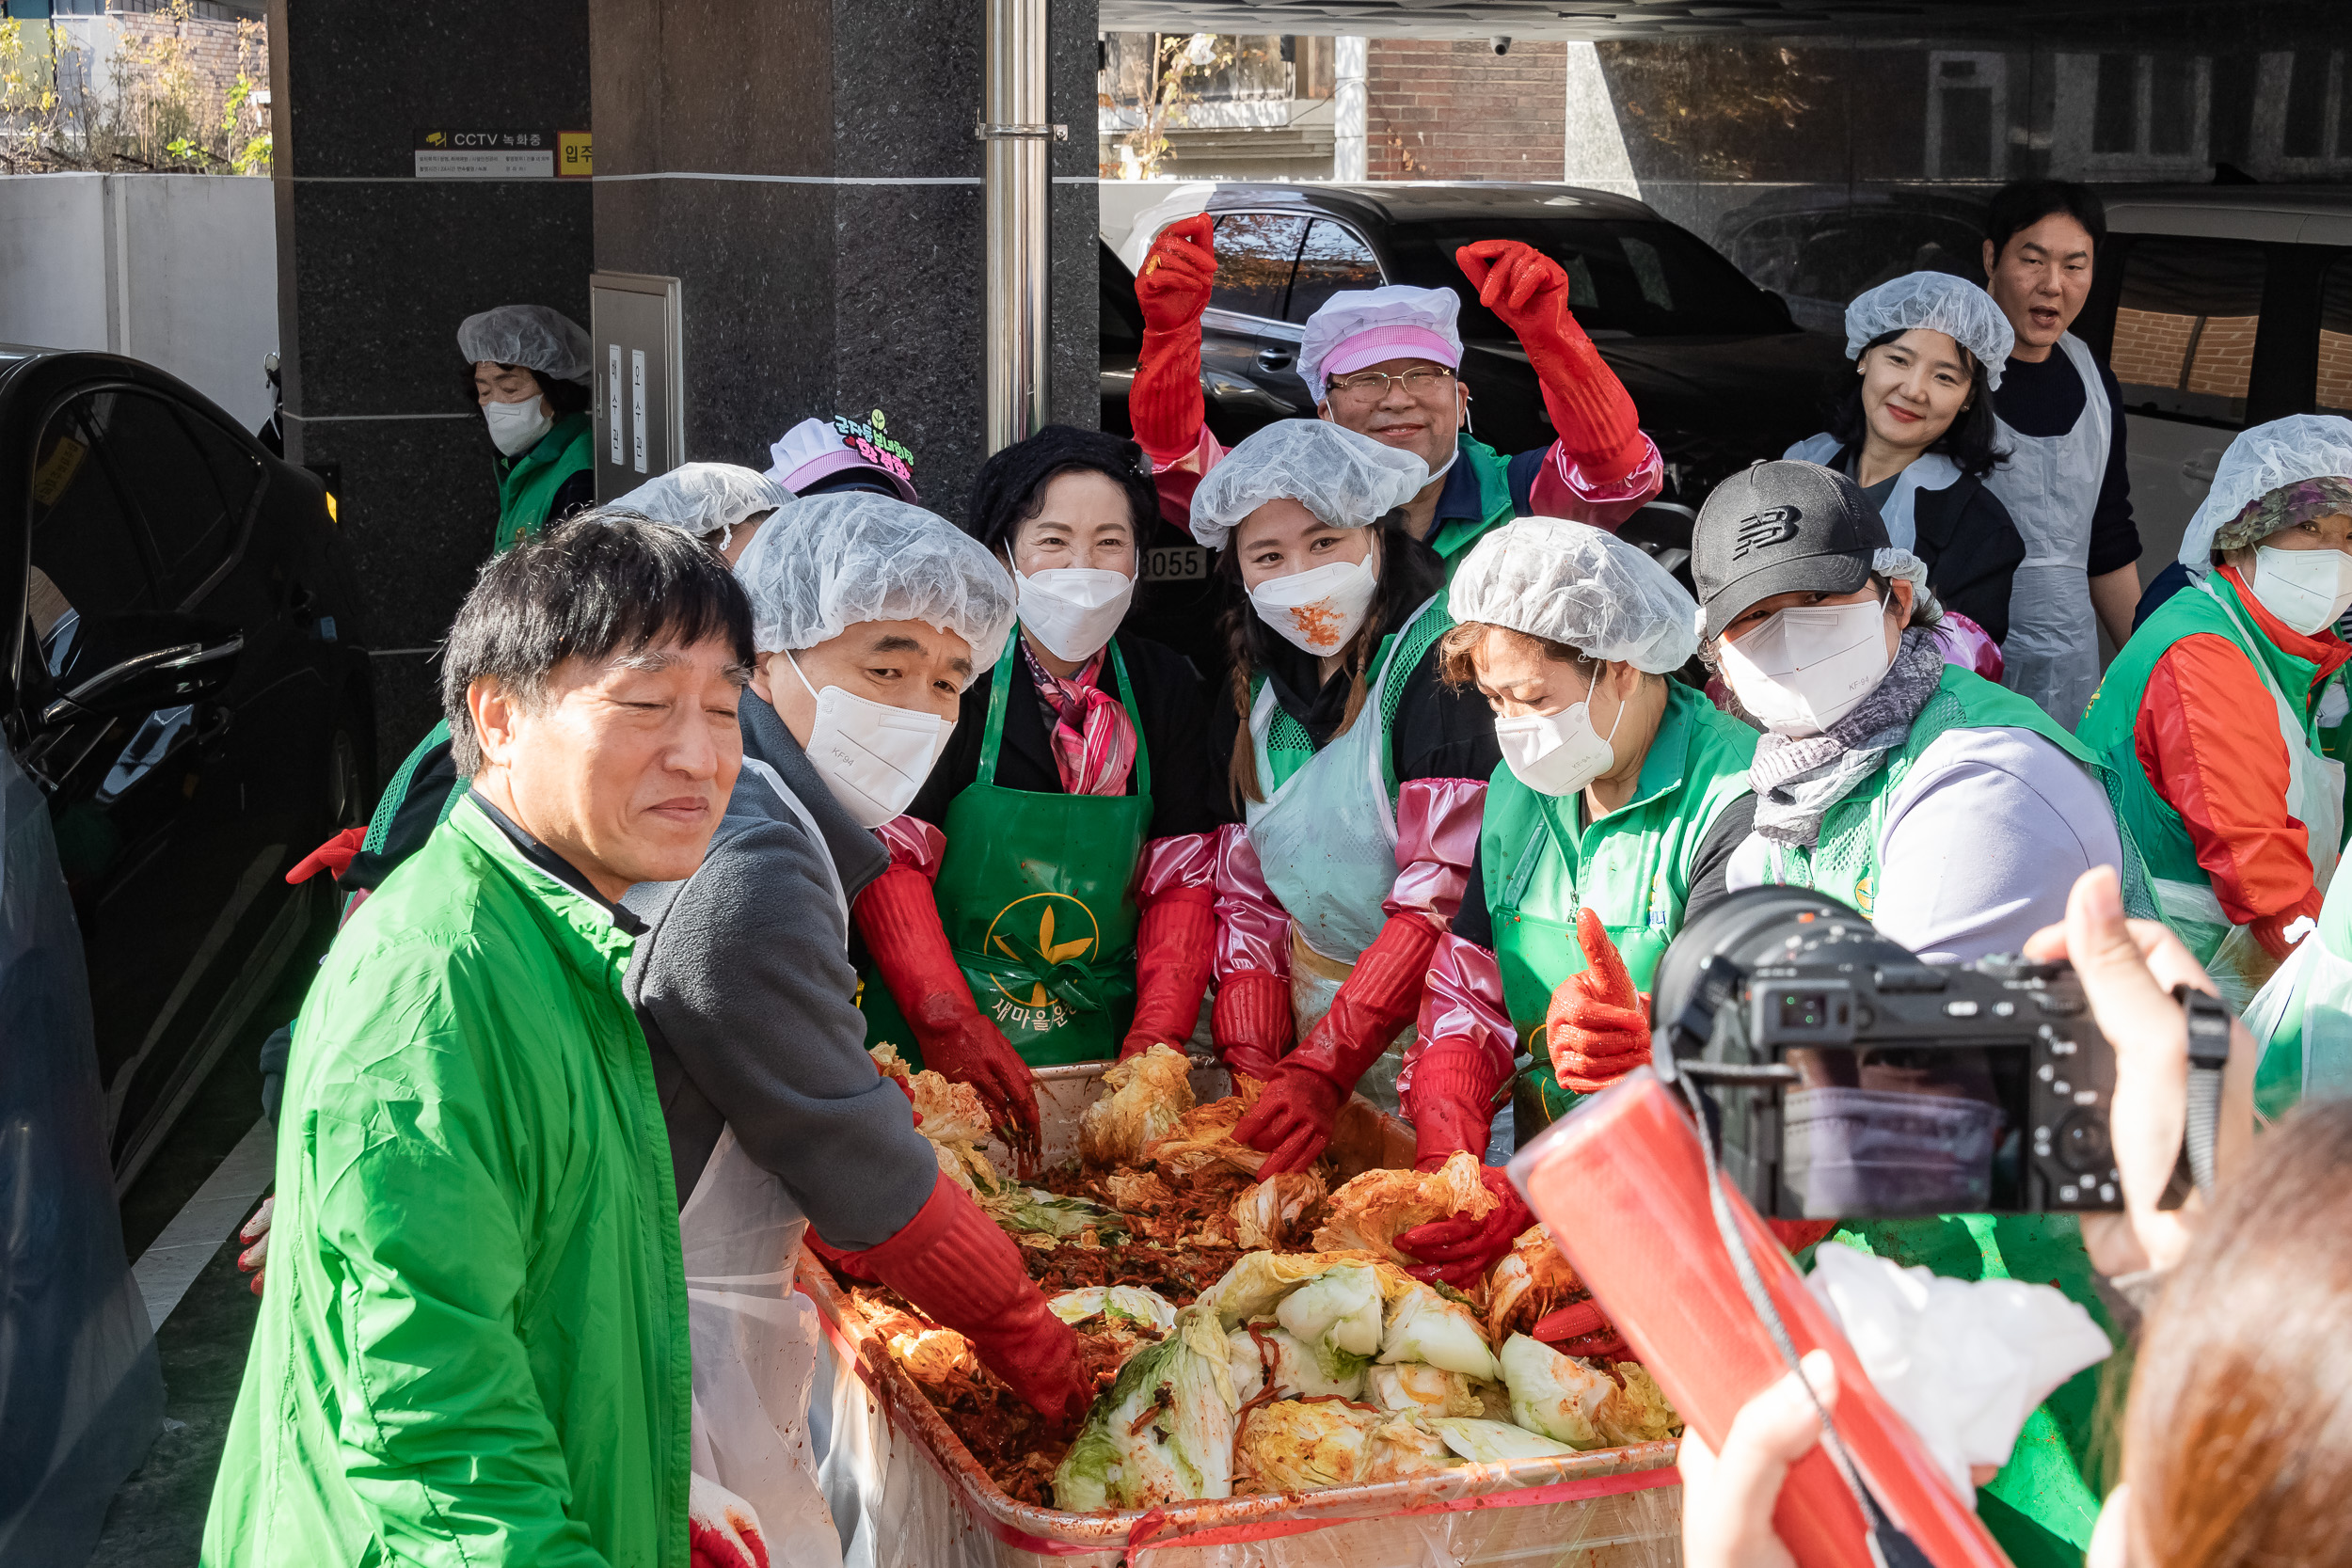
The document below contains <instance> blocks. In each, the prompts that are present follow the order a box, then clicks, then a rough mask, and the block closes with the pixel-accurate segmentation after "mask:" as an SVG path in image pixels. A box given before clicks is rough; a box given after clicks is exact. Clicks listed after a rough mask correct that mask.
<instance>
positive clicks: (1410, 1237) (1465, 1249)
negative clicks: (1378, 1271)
mask: <svg viewBox="0 0 2352 1568" xmlns="http://www.w3.org/2000/svg"><path fill="white" fill-rule="evenodd" d="M1413 1082H1414V1083H1415V1084H1419V1083H1420V1082H1421V1069H1420V1068H1419V1067H1416V1068H1414V1069H1413ZM1478 1180H1480V1181H1481V1182H1482V1183H1484V1184H1485V1186H1486V1190H1487V1191H1488V1192H1490V1193H1492V1194H1494V1195H1495V1196H1497V1197H1499V1198H1501V1199H1502V1204H1501V1205H1500V1206H1499V1207H1497V1208H1495V1209H1494V1210H1492V1211H1491V1212H1488V1214H1487V1215H1486V1218H1485V1219H1483V1220H1474V1219H1471V1218H1470V1216H1469V1215H1468V1214H1456V1215H1454V1217H1453V1218H1452V1219H1450V1220H1431V1221H1430V1222H1429V1223H1428V1224H1427V1225H1417V1226H1415V1227H1413V1228H1412V1229H1410V1230H1406V1231H1400V1232H1399V1233H1398V1235H1397V1238H1396V1250H1397V1251H1399V1252H1402V1253H1406V1254H1408V1255H1410V1256H1412V1257H1414V1258H1418V1259H1421V1263H1420V1266H1418V1267H1415V1268H1408V1269H1406V1271H1405V1272H1406V1274H1409V1275H1412V1276H1413V1277H1414V1278H1416V1279H1419V1280H1423V1281H1441V1282H1443V1283H1445V1284H1448V1285H1451V1286H1453V1287H1454V1288H1455V1289H1456V1290H1468V1289H1469V1288H1470V1286H1472V1285H1474V1284H1476V1283H1477V1282H1478V1281H1479V1280H1480V1279H1481V1278H1483V1277H1485V1275H1486V1271H1487V1270H1488V1269H1491V1268H1493V1267H1494V1266H1495V1260H1496V1259H1499V1258H1501V1257H1502V1255H1503V1254H1504V1253H1506V1252H1508V1251H1510V1250H1511V1243H1513V1242H1516V1241H1518V1239H1519V1237H1520V1236H1521V1235H1522V1234H1523V1233H1524V1232H1525V1231H1526V1229H1527V1227H1529V1226H1531V1225H1534V1223H1535V1216H1534V1213H1532V1212H1530V1211H1529V1209H1528V1207H1527V1205H1526V1204H1525V1203H1523V1202H1521V1201H1520V1200H1519V1195H1518V1189H1517V1188H1516V1187H1514V1186H1512V1185H1511V1179H1510V1177H1508V1176H1506V1175H1505V1174H1503V1171H1502V1166H1500V1165H1486V1166H1482V1167H1481V1168H1480V1170H1479V1173H1478Z"/></svg>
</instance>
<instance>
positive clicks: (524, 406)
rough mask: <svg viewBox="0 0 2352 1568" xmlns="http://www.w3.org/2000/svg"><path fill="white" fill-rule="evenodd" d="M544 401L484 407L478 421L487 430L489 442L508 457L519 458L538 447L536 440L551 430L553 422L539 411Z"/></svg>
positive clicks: (537, 400)
mask: <svg viewBox="0 0 2352 1568" xmlns="http://www.w3.org/2000/svg"><path fill="white" fill-rule="evenodd" d="M543 401H545V400H543V399H540V398H525V399H523V401H522V402H520V403H485V404H483V405H482V417H483V419H484V420H486V421H487V422H488V424H489V426H490V440H491V441H492V443H494V444H495V445H496V446H497V447H498V449H499V451H502V452H504V453H505V454H506V455H507V456H509V457H520V456H521V455H522V454H523V453H525V452H527V451H530V450H531V449H532V448H533V447H535V446H537V445H538V444H539V437H540V436H545V435H546V434H547V433H548V431H550V430H553V429H554V428H555V421H554V420H551V419H549V418H548V416H547V415H545V414H543V413H541V412H540V411H539V404H541V403H542V402H543Z"/></svg>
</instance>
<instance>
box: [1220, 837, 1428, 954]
mask: <svg viewBox="0 0 2352 1568" xmlns="http://www.w3.org/2000/svg"><path fill="white" fill-rule="evenodd" d="M1212 842H1213V843H1214V844H1215V846H1216V848H1215V851H1214V853H1215V858H1216V964H1215V966H1214V967H1215V969H1216V977H1217V978H1218V979H1219V980H1223V979H1224V978H1225V977H1226V976H1227V975H1229V974H1237V973H1239V972H1240V971H1242V970H1245V969H1261V970H1263V971H1265V972H1266V973H1267V974H1274V975H1279V977H1281V978H1283V979H1288V978H1290V973H1291V917H1290V915H1289V914H1288V913H1287V912H1286V911H1284V910H1283V908H1282V906H1281V905H1280V904H1279V903H1278V902H1276V900H1275V897H1274V895H1273V893H1272V892H1271V891H1270V890H1269V889H1268V888H1267V887H1266V885H1265V873H1264V872H1263V871H1262V870H1260V869H1259V867H1258V851H1257V850H1256V849H1254V848H1252V847H1250V843H1249V833H1248V830H1247V829H1245V828H1243V827H1242V826H1241V824H1239V823H1237V822H1235V823H1228V824H1227V825H1226V826H1224V827H1222V828H1219V829H1218V830H1217V831H1216V833H1215V834H1213V835H1212ZM1456 897H1457V898H1458V897H1459V895H1456Z"/></svg>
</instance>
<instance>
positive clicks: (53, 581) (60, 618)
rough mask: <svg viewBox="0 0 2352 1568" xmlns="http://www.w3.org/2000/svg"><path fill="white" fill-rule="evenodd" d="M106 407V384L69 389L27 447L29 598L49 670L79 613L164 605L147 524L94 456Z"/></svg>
mask: <svg viewBox="0 0 2352 1568" xmlns="http://www.w3.org/2000/svg"><path fill="white" fill-rule="evenodd" d="M114 413H115V400H114V397H113V395H112V394H111V393H103V392H102V393H96V394H88V393H86V394H84V395H82V396H80V397H77V398H74V399H72V400H71V401H70V402H68V403H67V404H65V405H64V406H63V407H61V408H59V409H58V410H57V411H56V413H55V414H53V415H51V416H50V419H49V422H48V423H47V424H46V425H45V426H43V427H42V429H41V433H40V438H39V440H38V441H37V442H36V443H35V445H34V449H33V450H34V458H33V486H32V490H33V493H32V497H31V503H32V504H31V522H32V565H33V578H32V581H33V586H34V592H33V594H30V595H29V598H30V599H31V601H32V610H33V618H34V630H35V631H36V632H37V633H38V634H39V635H40V643H41V653H42V655H43V657H44V661H45V662H46V663H47V664H48V665H49V667H50V669H51V670H52V671H55V670H56V669H57V668H59V667H60V665H61V662H62V660H63V658H64V656H65V654H66V651H67V648H66V643H67V641H69V640H70V639H71V638H72V636H73V634H74V630H75V627H76V626H77V624H78V623H79V621H80V620H81V618H82V617H85V616H87V617H91V618H93V619H95V618H103V617H111V616H117V615H132V614H144V613H150V612H152V611H155V610H161V609H163V608H165V606H164V603H163V600H162V598H161V597H160V595H159V594H157V593H156V587H155V581H156V572H155V566H154V562H153V560H152V558H151V555H150V553H149V550H148V547H147V538H146V531H144V530H143V529H141V528H140V527H139V526H138V524H137V522H136V521H135V518H134V516H133V515H132V512H131V509H130V507H129V505H128V504H127V502H126V500H125V499H124V496H123V492H122V489H121V487H120V485H119V483H118V479H117V475H116V473H115V471H114V466H113V465H111V464H109V463H107V462H105V461H104V460H103V458H102V457H101V456H100V452H101V451H102V450H103V447H104V446H105V444H106V442H107V439H108V436H109V435H110V433H111V420H112V418H113V415H114Z"/></svg>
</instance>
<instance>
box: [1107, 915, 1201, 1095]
mask: <svg viewBox="0 0 2352 1568" xmlns="http://www.w3.org/2000/svg"><path fill="white" fill-rule="evenodd" d="M1215 944H1216V895H1215V894H1213V893H1212V892H1210V890H1209V889H1207V888H1205V887H1186V888H1172V889H1170V890H1169V891H1168V892H1167V893H1164V894H1162V895H1160V896H1159V898H1158V899H1157V900H1155V901H1154V902H1153V903H1152V907H1151V908H1150V909H1148V910H1146V911H1143V919H1142V920H1141V921H1140V922H1139V923H1138V924H1137V925H1136V1017H1135V1022H1132V1023H1130V1024H1129V1025H1128V1026H1127V1037H1126V1039H1125V1040H1123V1041H1121V1042H1120V1047H1119V1056H1120V1060H1121V1061H1124V1060H1126V1059H1127V1058H1128V1057H1130V1056H1136V1055H1141V1054H1142V1053H1144V1052H1146V1051H1149V1050H1151V1049H1152V1047H1153V1046H1154V1045H1168V1046H1172V1047H1173V1048H1175V1049H1176V1050H1178V1051H1182V1050H1184V1042H1185V1041H1186V1040H1188V1039H1190V1038H1192V1032H1193V1031H1194V1030H1195V1029H1197V1028H1199V1027H1200V993H1201V992H1202V991H1204V990H1208V989H1209V960H1210V949H1211V948H1212V947H1213V946H1214V945H1215Z"/></svg>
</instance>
